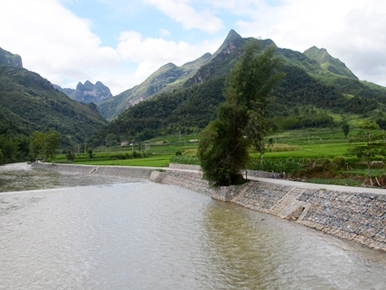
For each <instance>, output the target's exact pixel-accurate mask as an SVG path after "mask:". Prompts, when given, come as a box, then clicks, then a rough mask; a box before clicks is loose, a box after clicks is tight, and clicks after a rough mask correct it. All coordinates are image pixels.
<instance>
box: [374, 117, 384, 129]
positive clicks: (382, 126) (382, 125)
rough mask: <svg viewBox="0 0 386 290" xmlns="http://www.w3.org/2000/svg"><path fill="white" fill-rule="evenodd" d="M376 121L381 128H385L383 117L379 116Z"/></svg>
mask: <svg viewBox="0 0 386 290" xmlns="http://www.w3.org/2000/svg"><path fill="white" fill-rule="evenodd" d="M376 123H377V124H378V126H379V128H381V130H385V129H386V120H385V119H381V118H379V119H378V120H377V121H376Z"/></svg>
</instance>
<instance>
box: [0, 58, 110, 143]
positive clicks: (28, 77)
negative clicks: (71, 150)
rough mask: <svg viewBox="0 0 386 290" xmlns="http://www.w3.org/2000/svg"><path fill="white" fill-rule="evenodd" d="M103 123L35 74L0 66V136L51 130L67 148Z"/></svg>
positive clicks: (86, 107) (92, 107) (92, 111)
mask: <svg viewBox="0 0 386 290" xmlns="http://www.w3.org/2000/svg"><path fill="white" fill-rule="evenodd" d="M106 123H107V122H106V121H105V120H104V119H103V118H102V117H101V116H100V114H99V113H98V111H97V108H96V106H95V105H93V104H91V105H85V104H81V103H78V102H76V101H74V100H71V99H70V98H68V97H67V96H66V95H65V94H64V93H62V92H59V91H57V90H55V89H54V87H53V86H52V84H51V83H50V82H49V81H47V80H45V79H43V78H42V77H40V76H39V75H38V74H36V73H33V72H30V71H28V70H26V69H23V68H18V67H12V66H4V65H0V134H5V133H7V134H9V133H10V132H12V133H13V134H19V135H24V136H29V134H31V133H32V132H33V131H35V130H39V131H43V130H49V129H55V130H56V131H58V132H59V133H60V134H61V135H62V136H63V138H64V143H65V144H67V145H69V144H71V143H73V144H74V143H79V142H83V141H84V140H85V138H87V137H88V136H90V134H93V133H95V132H97V131H98V130H100V129H101V128H102V127H103V126H104V125H106Z"/></svg>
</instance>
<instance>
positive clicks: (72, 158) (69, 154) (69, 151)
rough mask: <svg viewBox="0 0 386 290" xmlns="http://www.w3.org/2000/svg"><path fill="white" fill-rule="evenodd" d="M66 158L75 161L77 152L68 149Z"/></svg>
mask: <svg viewBox="0 0 386 290" xmlns="http://www.w3.org/2000/svg"><path fill="white" fill-rule="evenodd" d="M66 159H67V160H68V161H72V162H73V161H74V160H75V153H74V152H72V151H71V150H68V151H67V154H66Z"/></svg>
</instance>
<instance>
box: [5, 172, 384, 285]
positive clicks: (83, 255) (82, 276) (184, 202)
mask: <svg viewBox="0 0 386 290" xmlns="http://www.w3.org/2000/svg"><path fill="white" fill-rule="evenodd" d="M39 187H40V188H43V189H39ZM49 187H51V189H49ZM26 189H34V190H26ZM0 191H2V192H1V193H0V265H1V267H0V289H323V290H324V289H361V290H363V289H386V253H384V252H380V251H376V250H371V249H368V248H365V247H363V246H361V245H359V244H356V243H353V242H349V241H345V240H341V239H338V238H335V237H332V236H329V235H325V234H323V233H321V232H318V231H315V230H312V229H309V228H307V227H304V226H300V225H298V224H296V223H295V222H289V221H286V220H282V219H280V218H277V217H274V216H271V215H267V214H263V213H259V212H256V211H252V210H248V209H245V208H242V207H239V206H237V205H234V204H230V203H223V202H219V201H215V200H212V199H211V198H210V197H209V196H206V195H203V194H200V193H196V192H193V191H189V190H186V189H182V188H178V187H175V186H170V185H164V184H157V183H152V182H149V181H146V180H141V179H132V180H127V179H123V178H117V177H102V176H92V177H90V176H78V175H74V174H59V173H54V172H47V171H44V170H36V169H31V168H30V167H29V166H28V165H25V164H16V165H7V166H1V167H0Z"/></svg>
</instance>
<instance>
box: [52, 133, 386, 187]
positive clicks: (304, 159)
mask: <svg viewBox="0 0 386 290" xmlns="http://www.w3.org/2000/svg"><path fill="white" fill-rule="evenodd" d="M356 133H357V131H352V132H350V134H349V136H350V135H352V136H354V134H356ZM375 133H376V132H375ZM198 139H199V136H197V135H187V136H180V135H173V136H165V137H160V138H155V139H152V140H147V141H146V142H142V143H140V144H134V145H133V146H127V147H119V146H117V147H113V148H96V149H94V150H93V158H92V159H89V158H88V155H87V154H84V153H83V154H77V155H76V159H75V161H74V163H76V164H89V165H117V166H147V167H167V166H169V163H170V162H171V160H173V162H178V163H186V164H198V159H197V158H195V157H194V156H193V157H192V156H191V155H190V156H187V157H184V156H176V153H177V152H180V153H184V152H185V151H193V152H194V150H196V149H197V148H198V142H197V140H198ZM266 144H267V146H266V152H265V154H264V163H263V164H262V163H261V159H260V154H259V153H256V152H252V151H251V153H250V156H251V162H250V163H249V165H248V167H249V168H250V169H257V170H265V171H275V172H282V171H285V172H287V173H291V172H292V173H296V172H298V171H302V172H303V171H304V170H306V169H307V168H308V169H310V168H311V167H310V166H315V164H316V165H317V166H320V167H323V166H324V167H323V169H322V170H324V171H326V170H327V173H328V174H325V176H322V175H323V174H320V175H318V174H316V175H315V174H314V175H312V174H311V175H310V176H309V178H307V180H308V181H310V182H316V183H333V184H346V185H360V184H361V183H362V182H363V179H362V180H358V176H362V177H363V178H366V177H368V169H367V165H366V163H363V162H359V160H358V158H357V157H356V156H352V155H350V154H349V151H348V149H350V148H354V147H356V146H362V145H364V143H358V142H350V140H349V138H348V139H345V138H344V135H343V133H342V131H341V129H340V128H335V129H330V128H324V129H312V130H293V131H287V132H281V133H277V134H275V135H273V136H268V137H267V138H266ZM133 152H137V153H138V154H139V155H141V156H142V155H147V156H146V157H141V158H139V156H136V158H133V157H130V158H129V157H128V156H129V155H132V154H133ZM339 160H343V161H341V162H343V163H342V164H340V168H337V167H336V166H337V164H338V163H337V162H339ZM56 161H57V162H58V163H60V162H66V163H67V162H68V161H67V160H66V158H65V155H59V156H57V158H56ZM326 162H327V165H326ZM329 164H330V165H329ZM324 173H326V172H324ZM384 174H385V169H384V168H383V166H381V168H375V167H374V168H372V169H371V175H372V176H378V177H380V176H382V175H384ZM334 176H336V177H334ZM350 176H351V177H350ZM354 177H355V178H354Z"/></svg>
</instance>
